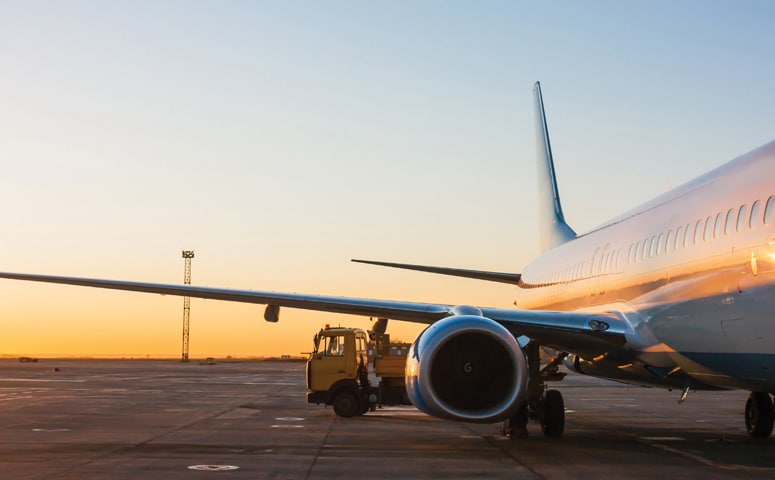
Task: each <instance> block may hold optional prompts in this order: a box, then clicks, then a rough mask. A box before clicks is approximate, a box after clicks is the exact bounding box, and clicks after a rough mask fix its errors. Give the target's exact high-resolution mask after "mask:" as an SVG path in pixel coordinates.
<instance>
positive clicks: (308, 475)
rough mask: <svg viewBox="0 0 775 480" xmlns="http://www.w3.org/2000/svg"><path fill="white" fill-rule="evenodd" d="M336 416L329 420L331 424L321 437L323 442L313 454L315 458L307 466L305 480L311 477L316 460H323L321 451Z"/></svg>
mask: <svg viewBox="0 0 775 480" xmlns="http://www.w3.org/2000/svg"><path fill="white" fill-rule="evenodd" d="M338 418H339V417H338V416H334V418H333V419H332V420H331V423H330V424H329V425H328V430H326V435H325V436H324V437H323V441H322V442H320V447H319V448H318V451H317V452H316V453H315V456H314V457H313V458H312V462H310V464H309V469H308V470H307V475H305V476H304V479H305V480H309V477H310V476H311V475H312V470H313V469H314V468H315V465H316V464H317V462H318V459H322V458H323V449H324V448H325V447H326V444H327V443H328V436H329V435H331V430H333V429H334V424H335V423H336V422H337V419H338Z"/></svg>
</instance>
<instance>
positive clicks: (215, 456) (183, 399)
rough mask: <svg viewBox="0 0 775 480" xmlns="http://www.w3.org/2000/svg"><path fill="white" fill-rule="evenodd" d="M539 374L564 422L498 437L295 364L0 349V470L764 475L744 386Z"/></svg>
mask: <svg viewBox="0 0 775 480" xmlns="http://www.w3.org/2000/svg"><path fill="white" fill-rule="evenodd" d="M553 388H557V389H559V390H561V391H562V393H563V396H564V398H565V406H566V419H567V421H566V427H565V434H564V436H563V437H562V438H559V439H548V438H545V437H543V436H542V434H541V432H540V427H539V426H538V425H535V424H531V425H530V426H529V430H530V436H529V437H528V438H525V439H519V440H508V439H505V438H504V437H503V436H502V435H501V434H500V431H499V430H500V425H472V424H464V423H459V422H450V421H445V420H439V419H436V418H432V417H429V416H427V415H424V414H422V413H420V412H418V411H417V410H415V409H413V408H411V407H400V408H398V407H396V408H387V407H386V408H384V409H379V410H377V411H376V412H371V413H368V414H367V415H365V416H362V417H357V418H351V419H343V418H338V417H336V416H335V415H334V413H333V411H332V409H331V408H326V407H323V406H319V405H309V404H307V403H306V401H305V387H304V364H303V363H301V362H282V361H266V362H244V363H238V362H234V363H217V364H215V365H199V364H198V363H197V362H191V363H185V364H184V363H180V362H176V361H146V360H132V361H130V360H120V361H119V360H48V359H42V360H40V361H39V362H38V363H20V362H19V361H18V360H0V479H111V480H117V479H140V478H142V479H157V478H164V479H178V478H181V479H248V478H249V479H270V478H271V479H275V478H277V479H335V478H346V479H353V478H363V479H372V478H402V479H422V478H443V479H456V478H465V479H469V478H484V479H486V478H514V479H572V478H581V479H590V478H644V479H645V478H648V479H654V478H670V479H680V478H692V479H695V478H703V480H709V479H715V478H740V479H743V478H745V479H750V478H773V477H775V455H773V453H775V440H772V439H767V440H763V441H762V440H759V441H757V440H753V439H750V438H749V437H748V436H747V434H746V432H745V427H744V421H743V414H742V411H743V408H744V405H745V399H746V398H747V395H748V393H747V392H734V391H732V392H692V393H690V394H689V397H688V398H687V400H686V401H685V402H684V403H683V404H680V405H679V404H678V402H677V400H678V398H679V397H680V392H678V391H673V392H668V391H666V390H657V389H646V388H640V387H627V386H624V385H620V384H616V383H610V382H606V381H602V380H597V379H593V378H590V377H584V376H580V375H569V376H568V377H567V378H566V379H565V380H564V381H562V382H559V383H557V384H555V386H553Z"/></svg>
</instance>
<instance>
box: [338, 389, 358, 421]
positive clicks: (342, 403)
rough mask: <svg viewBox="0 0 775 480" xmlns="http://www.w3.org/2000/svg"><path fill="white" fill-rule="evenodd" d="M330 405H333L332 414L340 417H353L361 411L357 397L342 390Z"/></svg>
mask: <svg viewBox="0 0 775 480" xmlns="http://www.w3.org/2000/svg"><path fill="white" fill-rule="evenodd" d="M332 403H333V405H334V413H336V414H337V415H338V416H340V417H345V418H349V417H354V416H356V415H358V413H360V411H361V407H360V405H359V403H358V397H356V396H355V394H354V393H353V392H351V391H350V390H342V391H341V392H339V393H337V394H336V396H335V397H334V401H333V402H332Z"/></svg>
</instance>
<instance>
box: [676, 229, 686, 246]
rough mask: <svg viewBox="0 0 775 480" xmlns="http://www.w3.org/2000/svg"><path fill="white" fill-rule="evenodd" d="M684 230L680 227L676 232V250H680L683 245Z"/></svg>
mask: <svg viewBox="0 0 775 480" xmlns="http://www.w3.org/2000/svg"><path fill="white" fill-rule="evenodd" d="M683 229H684V227H678V230H676V231H675V250H678V249H679V248H681V245H683V241H684V240H683V237H682V235H683Z"/></svg>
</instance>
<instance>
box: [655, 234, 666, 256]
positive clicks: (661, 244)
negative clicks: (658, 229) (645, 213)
mask: <svg viewBox="0 0 775 480" xmlns="http://www.w3.org/2000/svg"><path fill="white" fill-rule="evenodd" d="M665 250H666V249H665V234H664V233H660V234H659V240H658V241H657V255H660V254H661V253H662V252H664V251H665Z"/></svg>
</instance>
